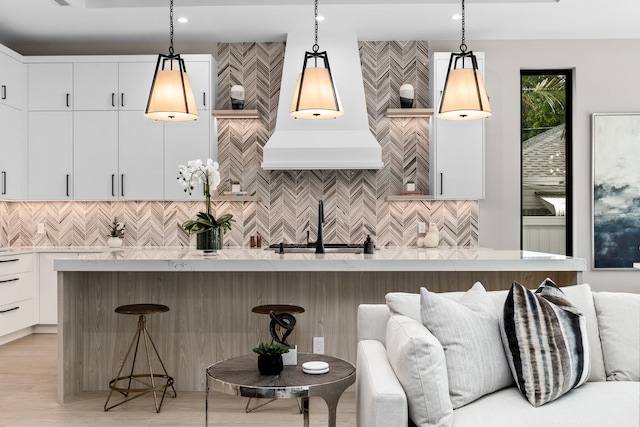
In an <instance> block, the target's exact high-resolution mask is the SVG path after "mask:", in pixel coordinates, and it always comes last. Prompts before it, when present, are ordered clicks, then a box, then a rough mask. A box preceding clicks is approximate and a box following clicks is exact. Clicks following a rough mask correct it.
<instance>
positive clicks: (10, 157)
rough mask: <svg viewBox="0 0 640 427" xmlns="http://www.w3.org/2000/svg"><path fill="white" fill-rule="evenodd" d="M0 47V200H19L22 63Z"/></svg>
mask: <svg viewBox="0 0 640 427" xmlns="http://www.w3.org/2000/svg"><path fill="white" fill-rule="evenodd" d="M18 58H19V55H18V54H16V53H15V52H13V51H11V50H9V49H5V48H3V47H1V46H0V144H1V145H2V154H1V155H0V199H4V200H16V199H20V198H21V197H22V168H21V164H22V88H23V85H22V69H23V68H22V61H20V60H19V59H18Z"/></svg>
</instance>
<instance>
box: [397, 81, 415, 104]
mask: <svg viewBox="0 0 640 427" xmlns="http://www.w3.org/2000/svg"><path fill="white" fill-rule="evenodd" d="M414 96H415V91H414V89H413V85H410V84H408V83H405V84H403V85H402V86H400V107H402V108H412V107H413V98H414Z"/></svg>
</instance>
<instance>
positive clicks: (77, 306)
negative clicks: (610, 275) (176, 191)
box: [54, 248, 586, 402]
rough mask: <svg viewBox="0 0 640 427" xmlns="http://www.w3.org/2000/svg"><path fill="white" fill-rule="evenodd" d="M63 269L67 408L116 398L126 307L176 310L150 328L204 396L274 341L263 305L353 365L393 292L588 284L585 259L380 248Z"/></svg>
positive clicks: (98, 261)
mask: <svg viewBox="0 0 640 427" xmlns="http://www.w3.org/2000/svg"><path fill="white" fill-rule="evenodd" d="M54 267H55V269H56V270H58V308H59V310H58V313H59V314H58V340H59V346H58V351H59V355H58V356H59V358H58V360H59V362H58V363H59V373H58V374H59V375H58V400H59V401H60V402H67V401H70V400H72V399H73V398H74V396H76V395H77V394H78V393H81V392H83V391H90V390H107V389H108V383H109V381H110V379H111V378H112V377H113V376H114V373H115V372H116V370H117V367H118V363H119V361H120V360H121V359H122V357H123V355H124V353H125V352H126V347H127V345H128V344H129V340H130V337H131V336H132V335H133V333H134V331H135V324H136V320H137V319H134V318H132V316H122V315H117V314H116V313H114V309H115V308H116V307H117V306H119V305H124V304H133V303H145V302H149V303H159V304H165V305H167V306H169V307H170V311H169V312H168V313H164V314H161V315H154V316H150V318H149V319H148V326H149V329H150V332H151V334H152V336H153V338H154V341H155V342H156V345H157V346H158V350H159V351H160V354H162V355H163V359H164V361H165V364H166V365H167V370H168V371H169V373H170V374H171V375H172V376H173V377H174V378H175V386H176V389H177V390H179V391H180V390H181V391H197V390H204V389H205V376H204V370H205V368H206V366H208V365H209V364H211V363H213V362H216V361H218V360H222V359H226V358H229V357H234V356H239V355H243V354H248V353H250V352H251V349H252V348H253V347H255V346H256V345H257V344H258V343H259V342H260V341H269V340H270V335H269V333H268V324H269V318H268V316H264V315H259V314H255V313H252V312H251V308H252V307H254V306H256V305H261V304H291V305H298V306H302V307H304V308H305V312H304V313H302V314H298V315H296V318H297V324H296V328H295V331H294V333H293V335H292V336H291V337H290V338H289V339H288V341H289V342H291V343H294V344H297V345H298V349H299V351H303V352H310V351H311V343H312V337H314V336H316V337H324V339H325V343H324V346H325V353H326V354H329V355H332V356H336V357H340V358H343V359H346V360H348V361H351V362H352V363H355V358H356V357H355V356H356V346H357V334H356V314H357V308H358V305H359V304H362V303H383V302H384V296H385V294H386V293H387V292H391V291H399V292H412V293H416V292H419V289H420V287H421V286H425V287H427V288H428V289H430V290H432V291H434V292H444V291H466V290H467V289H469V288H470V287H471V285H473V283H474V282H475V281H480V282H482V284H483V285H484V286H485V287H486V288H487V289H488V290H497V289H508V288H509V287H510V286H511V283H512V282H513V281H518V282H520V283H522V284H524V285H525V286H528V287H530V288H535V287H536V286H537V285H538V284H539V283H540V282H542V280H544V279H545V278H546V277H550V278H552V279H553V280H554V281H556V282H557V283H558V284H559V285H561V286H565V285H571V284H577V283H579V282H581V278H582V274H581V272H582V271H583V270H584V269H585V268H586V262H585V261H584V260H582V259H577V258H571V257H564V256H559V255H551V254H541V253H535V252H526V251H498V250H495V251H494V250H487V249H477V248H473V249H469V248H464V249H463V248H438V249H411V248H397V249H395V248H389V249H388V248H382V249H380V250H377V251H376V252H375V254H372V255H369V254H353V253H340V254H334V253H331V254H320V255H316V254H315V253H293V254H278V253H275V252H273V251H268V250H259V249H224V250H222V251H219V252H218V253H217V254H216V255H215V256H203V254H202V253H201V252H199V251H195V250H178V249H176V250H135V249H124V250H116V251H111V252H106V253H100V254H81V255H79V256H78V257H77V258H74V259H64V260H56V261H55V264H54Z"/></svg>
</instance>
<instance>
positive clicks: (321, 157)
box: [262, 31, 383, 170]
mask: <svg viewBox="0 0 640 427" xmlns="http://www.w3.org/2000/svg"><path fill="white" fill-rule="evenodd" d="M318 44H319V45H320V51H325V50H326V51H327V54H328V56H329V64H330V66H331V74H332V75H333V78H334V81H335V84H336V87H337V90H338V95H339V97H340V101H341V102H342V107H343V109H344V115H343V116H342V117H339V118H336V119H326V120H305V119H295V118H293V117H291V115H290V114H289V110H290V108H291V100H292V99H293V91H294V89H295V84H296V80H297V78H298V74H299V73H300V71H302V61H303V59H304V53H305V51H310V50H311V47H312V46H313V35H312V34H304V33H289V34H288V35H287V47H286V50H285V56H284V68H283V71H282V83H281V87H280V100H279V104H278V118H277V120H276V129H275V131H274V132H273V135H272V136H271V138H269V140H268V141H267V143H266V145H265V146H264V151H263V159H262V168H263V169H267V170H273V169H286V170H299V169H380V168H382V166H383V163H382V150H381V148H380V144H379V143H378V141H377V140H376V139H375V137H374V136H373V134H372V133H371V131H370V130H369V120H368V117H367V106H366V103H365V97H364V84H363V81H362V71H361V67H360V54H359V52H358V41H357V38H356V35H355V33H346V34H345V33H342V32H335V31H331V32H324V33H321V35H320V39H319V41H318Z"/></svg>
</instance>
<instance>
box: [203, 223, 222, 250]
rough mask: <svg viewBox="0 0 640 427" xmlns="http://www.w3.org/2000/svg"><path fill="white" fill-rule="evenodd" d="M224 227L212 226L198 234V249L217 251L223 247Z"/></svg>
mask: <svg viewBox="0 0 640 427" xmlns="http://www.w3.org/2000/svg"><path fill="white" fill-rule="evenodd" d="M222 234H223V233H222V229H221V228H210V229H209V230H207V231H204V232H202V233H198V234H196V249H199V250H202V251H204V252H215V251H217V250H220V249H222Z"/></svg>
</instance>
